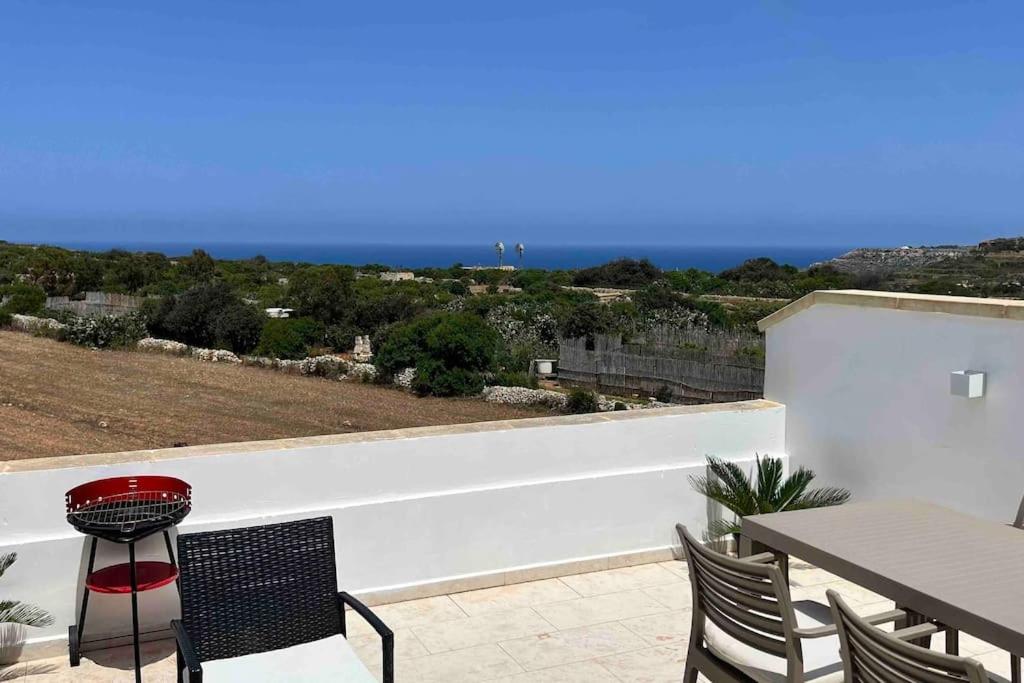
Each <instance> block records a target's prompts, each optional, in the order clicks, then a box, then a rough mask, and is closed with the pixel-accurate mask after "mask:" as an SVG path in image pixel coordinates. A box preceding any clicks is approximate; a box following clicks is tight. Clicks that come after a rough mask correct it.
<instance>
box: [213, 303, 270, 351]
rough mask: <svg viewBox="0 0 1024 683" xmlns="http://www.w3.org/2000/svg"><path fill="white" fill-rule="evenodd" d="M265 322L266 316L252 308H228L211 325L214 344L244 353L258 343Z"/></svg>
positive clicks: (243, 305)
mask: <svg viewBox="0 0 1024 683" xmlns="http://www.w3.org/2000/svg"><path fill="white" fill-rule="evenodd" d="M265 320H266V316H265V315H264V314H263V313H262V312H261V311H259V310H257V309H256V308H254V307H252V306H247V305H245V304H243V303H238V304H235V305H231V306H228V307H227V308H226V309H224V310H223V311H222V312H221V314H220V316H218V318H217V319H216V320H215V321H214V323H213V337H214V344H215V345H216V346H218V347H227V348H229V349H231V350H232V351H234V352H235V353H245V352H247V351H249V350H250V349H252V348H253V347H255V346H256V344H258V343H259V341H260V335H261V333H262V332H263V324H264V321H265Z"/></svg>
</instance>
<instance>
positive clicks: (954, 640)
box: [946, 628, 960, 656]
mask: <svg viewBox="0 0 1024 683" xmlns="http://www.w3.org/2000/svg"><path fill="white" fill-rule="evenodd" d="M946 654H947V655H954V656H959V655H960V631H958V630H956V629H955V628H947V629H946Z"/></svg>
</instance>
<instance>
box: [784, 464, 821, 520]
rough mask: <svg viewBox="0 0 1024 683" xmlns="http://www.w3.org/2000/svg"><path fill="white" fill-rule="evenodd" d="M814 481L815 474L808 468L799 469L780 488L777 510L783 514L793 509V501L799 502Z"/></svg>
mask: <svg viewBox="0 0 1024 683" xmlns="http://www.w3.org/2000/svg"><path fill="white" fill-rule="evenodd" d="M780 462H781V461H780ZM812 481H814V472H812V471H811V470H809V469H807V468H806V467H800V468H797V470H796V472H793V473H792V474H790V475H789V476H788V477H786V481H784V482H782V485H781V486H780V487H779V491H778V493H777V497H778V503H777V507H776V510H777V511H778V512H782V511H783V510H790V509H792V504H793V501H795V500H798V499H799V498H800V497H801V496H802V495H803V494H804V491H806V490H807V487H808V486H810V485H811V482H812Z"/></svg>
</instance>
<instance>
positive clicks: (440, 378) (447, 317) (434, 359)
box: [374, 313, 499, 396]
mask: <svg viewBox="0 0 1024 683" xmlns="http://www.w3.org/2000/svg"><path fill="white" fill-rule="evenodd" d="M498 345H499V341H498V335H497V333H496V332H495V331H494V330H493V329H492V328H491V327H490V326H489V325H487V323H486V322H484V321H483V320H482V319H481V318H479V317H478V316H475V315H472V314H470V313H437V314H434V315H431V316H428V317H425V318H420V319H418V320H415V321H413V322H411V323H407V324H404V325H397V326H395V327H393V328H391V329H390V330H388V331H387V333H386V334H385V335H384V338H383V340H382V343H381V344H380V345H379V349H378V351H377V354H376V356H375V357H374V361H375V363H376V365H377V369H378V370H379V371H380V372H379V373H378V376H380V377H386V378H390V377H394V376H395V374H396V373H398V372H401V371H402V370H404V369H405V368H409V367H414V368H416V381H415V383H414V384H413V389H414V390H415V391H417V393H420V394H434V395H437V396H453V395H465V394H474V393H478V392H479V391H480V390H481V389H482V388H483V384H484V382H483V373H485V372H489V371H491V370H493V369H494V364H495V360H494V359H495V355H496V353H497V350H498Z"/></svg>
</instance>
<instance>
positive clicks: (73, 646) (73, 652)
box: [68, 536, 97, 666]
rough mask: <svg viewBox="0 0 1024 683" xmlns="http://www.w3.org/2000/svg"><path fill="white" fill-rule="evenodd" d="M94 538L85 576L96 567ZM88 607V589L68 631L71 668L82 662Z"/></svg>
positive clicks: (93, 538)
mask: <svg viewBox="0 0 1024 683" xmlns="http://www.w3.org/2000/svg"><path fill="white" fill-rule="evenodd" d="M96 540H97V539H96V537H95V536H93V537H92V544H91V545H90V547H89V568H88V569H87V570H86V572H85V575H86V576H87V577H88V576H89V574H92V570H93V567H94V566H95V565H96ZM88 606H89V589H88V588H86V589H85V592H84V593H83V594H82V610H81V612H79V614H78V625H77V626H74V625H72V626H71V627H70V628H69V629H68V655H69V656H70V659H71V666H78V665H79V664H80V663H81V661H82V653H81V647H82V634H83V633H84V632H85V610H86V608H87V607H88Z"/></svg>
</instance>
